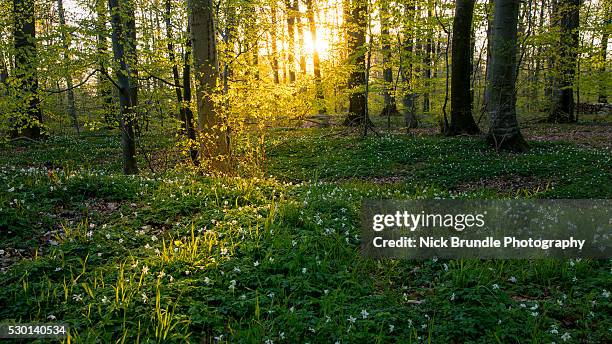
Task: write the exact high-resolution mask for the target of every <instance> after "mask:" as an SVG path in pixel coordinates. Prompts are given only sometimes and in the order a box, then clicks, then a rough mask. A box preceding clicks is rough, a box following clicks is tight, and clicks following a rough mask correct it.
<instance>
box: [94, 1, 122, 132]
mask: <svg viewBox="0 0 612 344" xmlns="http://www.w3.org/2000/svg"><path fill="white" fill-rule="evenodd" d="M95 6H96V23H95V25H96V34H97V37H96V55H97V56H96V58H97V61H98V62H97V65H98V68H99V69H100V71H101V75H100V74H98V75H100V76H99V77H98V83H97V90H96V93H97V95H98V97H99V98H101V99H102V112H103V116H104V123H105V124H106V126H108V127H115V126H116V120H117V117H116V116H115V106H116V105H115V102H114V101H113V85H112V84H111V82H109V80H108V79H107V78H106V76H107V75H109V74H108V68H107V66H106V63H107V61H108V60H109V59H110V56H109V55H108V34H107V30H106V23H107V12H108V3H107V2H106V0H96V4H95Z"/></svg>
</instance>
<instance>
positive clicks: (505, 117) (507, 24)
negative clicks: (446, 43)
mask: <svg viewBox="0 0 612 344" xmlns="http://www.w3.org/2000/svg"><path fill="white" fill-rule="evenodd" d="M519 4H520V0H495V10H494V17H493V27H492V31H491V39H492V41H491V63H490V72H489V75H488V79H489V80H488V84H489V87H490V91H489V101H488V104H487V111H488V113H489V117H490V129H489V134H488V138H487V141H488V142H489V143H490V144H492V145H493V146H494V147H495V148H496V149H504V150H510V151H517V152H520V151H525V150H526V149H527V142H525V139H524V138H523V136H522V134H521V131H520V128H519V125H518V121H517V119H516V50H517V48H516V44H517V24H518V12H519Z"/></svg>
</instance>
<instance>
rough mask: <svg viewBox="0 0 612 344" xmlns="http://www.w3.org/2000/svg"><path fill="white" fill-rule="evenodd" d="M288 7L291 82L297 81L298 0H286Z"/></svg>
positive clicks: (288, 54)
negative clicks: (296, 14) (296, 26)
mask: <svg viewBox="0 0 612 344" xmlns="http://www.w3.org/2000/svg"><path fill="white" fill-rule="evenodd" d="M285 7H286V9H287V41H288V45H289V47H288V50H289V51H288V52H287V63H288V64H289V82H290V83H294V82H295V13H296V11H297V0H285Z"/></svg>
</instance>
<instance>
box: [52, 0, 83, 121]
mask: <svg viewBox="0 0 612 344" xmlns="http://www.w3.org/2000/svg"><path fill="white" fill-rule="evenodd" d="M57 12H58V15H59V23H60V25H61V33H62V48H63V52H62V54H63V58H64V62H66V63H69V62H70V54H69V49H70V42H69V39H68V35H67V34H66V29H67V27H66V14H65V12H64V2H63V0H57ZM65 78H66V96H67V100H68V114H69V115H70V118H71V119H72V126H73V127H74V128H75V129H76V130H77V133H78V132H79V119H78V118H77V112H76V106H75V103H74V90H73V83H72V75H71V74H70V71H68V72H67V73H66V76H65Z"/></svg>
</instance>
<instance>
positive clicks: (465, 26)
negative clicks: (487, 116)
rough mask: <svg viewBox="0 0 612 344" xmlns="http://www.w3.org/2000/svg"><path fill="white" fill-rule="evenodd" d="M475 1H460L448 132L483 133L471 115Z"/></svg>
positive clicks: (456, 18) (454, 25) (454, 133)
mask: <svg viewBox="0 0 612 344" xmlns="http://www.w3.org/2000/svg"><path fill="white" fill-rule="evenodd" d="M475 2H476V1H475V0H457V5H456V9H455V19H454V21H453V38H452V64H451V66H452V78H451V122H450V128H449V131H448V133H447V134H449V135H459V134H468V135H475V134H478V133H480V130H479V129H478V126H477V125H476V122H475V121H474V117H473V116H472V93H471V92H470V89H471V76H472V63H471V61H472V56H471V53H472V51H473V50H472V49H473V46H474V42H473V41H472V39H471V38H472V16H473V14H474V4H475Z"/></svg>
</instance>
